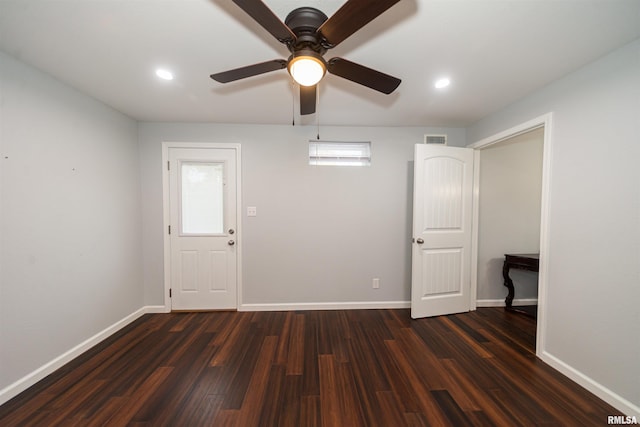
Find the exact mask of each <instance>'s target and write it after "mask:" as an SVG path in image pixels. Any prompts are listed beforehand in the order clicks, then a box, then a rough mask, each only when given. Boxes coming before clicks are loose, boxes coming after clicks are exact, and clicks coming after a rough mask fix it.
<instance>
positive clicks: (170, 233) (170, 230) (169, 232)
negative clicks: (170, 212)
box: [169, 226, 171, 234]
mask: <svg viewBox="0 0 640 427" xmlns="http://www.w3.org/2000/svg"><path fill="white" fill-rule="evenodd" d="M169 234H171V226H169Z"/></svg>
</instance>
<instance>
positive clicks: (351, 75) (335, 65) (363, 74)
mask: <svg viewBox="0 0 640 427" xmlns="http://www.w3.org/2000/svg"><path fill="white" fill-rule="evenodd" d="M327 70H328V71H329V72H330V73H331V74H335V75H336V76H340V77H343V78H345V79H347V80H351V81H352V82H356V83H359V84H361V85H363V86H366V87H369V88H371V89H374V90H377V91H378V92H382V93H386V94H387V95H388V94H390V93H391V92H393V91H394V90H396V88H397V87H398V85H400V82H401V81H402V80H400V79H398V78H395V77H393V76H390V75H388V74H384V73H381V72H380V71H376V70H372V69H371V68H367V67H365V66H364V65H360V64H356V63H355V62H351V61H347V60H346V59H343V58H331V59H330V60H329V62H328V63H327Z"/></svg>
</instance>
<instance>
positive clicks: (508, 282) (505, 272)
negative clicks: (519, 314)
mask: <svg viewBox="0 0 640 427" xmlns="http://www.w3.org/2000/svg"><path fill="white" fill-rule="evenodd" d="M510 268H511V265H510V264H509V263H508V262H507V261H505V262H504V265H503V266H502V277H504V285H505V286H506V287H507V289H509V294H508V295H507V297H506V298H505V299H504V303H505V305H506V306H507V308H511V304H512V303H513V296H514V291H513V281H512V280H511V278H510V277H509V269H510Z"/></svg>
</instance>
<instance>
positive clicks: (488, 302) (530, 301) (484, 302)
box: [476, 298, 538, 307]
mask: <svg viewBox="0 0 640 427" xmlns="http://www.w3.org/2000/svg"><path fill="white" fill-rule="evenodd" d="M537 304H538V298H522V299H514V300H513V305H537ZM505 305H506V304H505V303H504V299H479V300H477V301H476V306H477V307H504V306H505Z"/></svg>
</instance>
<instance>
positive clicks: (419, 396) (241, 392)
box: [0, 308, 619, 427]
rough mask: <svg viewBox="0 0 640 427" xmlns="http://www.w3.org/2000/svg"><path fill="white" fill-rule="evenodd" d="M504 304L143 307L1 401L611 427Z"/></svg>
mask: <svg viewBox="0 0 640 427" xmlns="http://www.w3.org/2000/svg"><path fill="white" fill-rule="evenodd" d="M534 334H535V320H534V319H531V318H528V317H526V316H522V315H519V314H516V313H509V312H505V311H504V310H503V309H500V308H480V309H478V310H477V311H476V312H472V313H466V314H459V315H452V316H443V317H437V318H430V319H421V320H415V321H414V320H411V319H410V318H409V311H408V310H354V311H304V312H243V313H235V312H213V313H172V314H153V315H145V316H143V317H142V318H140V319H138V320H137V321H136V322H134V323H133V324H131V325H129V326H127V327H126V328H124V329H123V330H121V331H120V332H118V333H117V334H115V335H114V336H112V337H110V338H108V339H107V340H105V341H104V342H102V343H100V344H99V345H97V346H96V347H94V348H93V349H91V350H90V351H88V352H87V353H85V354H83V355H82V356H80V357H79V358H77V359H76V360H74V361H72V362H70V363H69V364H67V365H66V366H64V367H63V368H62V369H60V370H58V371H56V372H55V373H54V374H52V375H50V376H49V377H47V378H45V379H44V380H43V381H41V382H40V383H38V384H36V385H35V386H34V387H32V388H31V389H29V390H27V391H25V392H24V393H22V394H21V395H19V396H17V397H16V398H14V399H13V400H11V401H9V402H7V403H5V404H4V405H2V406H1V407H0V426H3V427H4V426H14V425H20V426H30V425H35V426H54V425H65V426H73V425H91V426H93V425H96V426H97V425H113V426H121V425H153V426H156V425H167V426H200V425H202V426H295V427H306V426H349V427H351V426H367V427H368V426H385V427H386V426H393V427H396V426H467V425H477V426H491V425H497V426H503V425H504V426H518V425H522V426H534V425H544V426H574V425H575V426H590V425H594V426H602V425H606V423H607V416H608V415H618V414H619V412H618V411H616V410H615V409H614V408H612V407H610V406H609V405H607V404H606V403H604V402H603V401H601V400H599V399H598V398H596V397H595V396H593V395H592V394H590V393H589V392H587V391H586V390H584V389H583V388H581V387H580V386H578V385H576V384H575V383H573V382H572V381H570V380H568V379H567V378H565V377H564V376H562V375H560V374H559V373H557V372H556V371H554V370H553V369H551V368H550V367H548V366H547V365H545V364H544V363H543V362H541V361H540V360H538V359H536V357H535V355H534V349H533V347H534V343H535V338H534Z"/></svg>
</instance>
